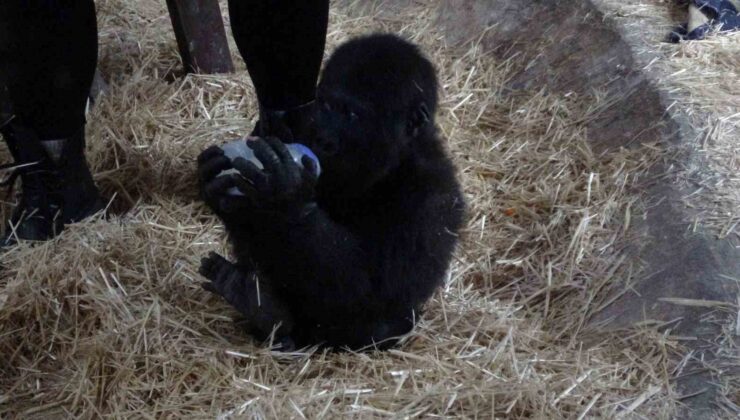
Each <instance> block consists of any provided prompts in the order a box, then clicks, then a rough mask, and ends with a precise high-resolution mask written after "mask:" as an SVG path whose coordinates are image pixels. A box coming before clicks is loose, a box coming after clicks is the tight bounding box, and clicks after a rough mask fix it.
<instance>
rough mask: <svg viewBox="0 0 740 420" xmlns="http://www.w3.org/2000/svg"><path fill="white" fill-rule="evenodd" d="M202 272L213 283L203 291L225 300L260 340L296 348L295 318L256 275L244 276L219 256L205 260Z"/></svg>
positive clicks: (209, 283) (207, 285) (284, 347)
mask: <svg viewBox="0 0 740 420" xmlns="http://www.w3.org/2000/svg"><path fill="white" fill-rule="evenodd" d="M198 271H199V272H200V274H201V275H202V276H203V277H205V278H207V279H208V280H209V282H207V283H203V288H204V289H205V290H208V291H209V292H211V293H214V294H217V295H219V296H221V297H223V298H224V299H226V301H227V302H229V304H231V306H233V307H234V309H236V310H237V311H239V313H240V314H241V315H243V316H244V322H245V323H246V324H247V325H248V327H249V330H250V332H251V334H252V335H254V336H255V337H256V338H257V339H259V340H267V339H269V338H270V337H274V339H273V344H274V345H276V346H277V348H278V349H280V350H281V351H290V350H292V349H293V348H294V347H295V345H294V344H293V340H292V339H291V338H290V332H291V331H292V329H293V316H292V315H291V313H290V312H289V311H288V309H287V307H286V306H285V304H284V303H283V302H282V301H281V300H280V299H279V298H278V297H277V296H275V294H274V293H273V292H272V290H271V288H270V286H269V285H268V284H259V283H258V281H257V276H256V273H255V272H249V273H244V272H242V271H241V270H240V269H239V267H237V266H236V265H234V264H232V263H230V262H229V261H227V260H226V259H225V258H224V257H222V256H220V255H218V254H217V253H215V252H211V253H210V254H209V255H208V256H207V257H205V258H203V259H202V260H201V264H200V269H199V270H198ZM273 334H274V336H273Z"/></svg>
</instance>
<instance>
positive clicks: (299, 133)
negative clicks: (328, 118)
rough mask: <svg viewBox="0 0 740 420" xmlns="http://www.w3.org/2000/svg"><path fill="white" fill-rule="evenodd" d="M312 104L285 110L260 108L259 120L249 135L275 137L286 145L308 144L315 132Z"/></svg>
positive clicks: (312, 102) (313, 107)
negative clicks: (294, 143)
mask: <svg viewBox="0 0 740 420" xmlns="http://www.w3.org/2000/svg"><path fill="white" fill-rule="evenodd" d="M314 104H315V102H314V101H311V102H308V103H305V104H303V105H300V106H297V107H295V108H291V109H287V110H272V109H266V108H264V107H262V106H260V119H259V121H257V124H256V125H255V126H254V130H252V134H251V135H252V136H258V137H268V136H271V137H277V138H279V139H280V140H282V141H284V142H286V143H291V142H297V143H304V144H305V143H308V142H309V141H310V140H311V139H312V138H313V137H314V135H315V132H316V128H315V118H314V115H315V114H314V113H315V106H314Z"/></svg>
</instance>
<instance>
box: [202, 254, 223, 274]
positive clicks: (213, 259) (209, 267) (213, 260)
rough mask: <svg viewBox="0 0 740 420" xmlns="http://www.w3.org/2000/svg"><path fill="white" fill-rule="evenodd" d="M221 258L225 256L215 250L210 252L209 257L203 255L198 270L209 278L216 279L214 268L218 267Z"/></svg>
mask: <svg viewBox="0 0 740 420" xmlns="http://www.w3.org/2000/svg"><path fill="white" fill-rule="evenodd" d="M219 259H224V258H223V257H222V256H220V255H218V254H217V253H215V252H213V251H211V252H209V253H208V256H207V257H203V258H202V259H201V260H200V268H199V269H198V272H199V273H200V274H201V275H202V276H203V277H205V278H207V279H208V280H214V274H215V273H214V272H215V269H214V268H215V267H217V265H218V263H219Z"/></svg>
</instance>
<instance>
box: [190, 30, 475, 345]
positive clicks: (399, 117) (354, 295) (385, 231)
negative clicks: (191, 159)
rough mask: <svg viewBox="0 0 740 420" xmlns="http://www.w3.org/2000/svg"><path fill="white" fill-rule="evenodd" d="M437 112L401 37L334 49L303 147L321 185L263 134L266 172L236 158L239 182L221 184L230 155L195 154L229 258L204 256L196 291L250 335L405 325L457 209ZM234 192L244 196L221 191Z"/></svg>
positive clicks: (414, 52) (313, 339)
mask: <svg viewBox="0 0 740 420" xmlns="http://www.w3.org/2000/svg"><path fill="white" fill-rule="evenodd" d="M436 107H437V82H436V76H435V72H434V68H433V66H432V65H431V63H430V62H429V61H428V60H427V59H426V58H424V57H423V56H422V55H421V53H420V52H419V51H418V49H417V48H416V47H415V46H413V45H411V44H409V43H408V42H406V41H403V40H401V39H399V38H398V37H395V36H392V35H372V36H368V37H364V38H359V39H355V40H352V41H349V42H347V43H346V44H344V45H342V46H341V47H339V48H338V49H337V51H336V52H335V53H334V55H333V56H332V57H331V58H330V60H329V62H328V63H327V65H326V69H325V70H324V74H323V77H322V80H321V83H320V84H319V88H318V94H317V115H316V125H317V133H318V134H317V138H316V139H315V140H313V141H312V142H311V144H309V146H310V147H311V148H312V149H313V150H314V151H315V152H316V154H317V155H318V156H319V160H320V162H321V166H322V171H323V172H322V174H321V177H320V178H319V179H318V181H317V180H316V178H315V174H314V171H315V168H313V167H312V165H310V162H304V163H306V164H308V165H304V166H306V168H304V169H301V168H300V167H299V166H298V165H295V164H294V163H293V162H292V160H290V159H287V158H284V153H285V150H283V149H284V146H282V144H281V143H280V142H277V141H275V140H272V139H268V140H259V141H255V142H251V143H250V144H252V145H253V149H254V150H255V154H256V155H257V156H258V157H259V158H260V160H261V161H263V162H266V163H269V165H265V166H266V169H265V171H264V172H262V173H260V174H257V172H255V168H254V167H253V166H252V165H251V163H247V162H245V161H244V160H240V159H237V161H236V162H234V164H233V166H234V167H236V168H237V169H239V171H240V172H241V174H242V176H238V175H236V176H232V177H231V178H227V180H225V181H224V180H223V178H221V181H219V180H218V178H216V179H214V175H215V174H217V173H218V172H219V171H220V170H222V169H223V168H225V167H228V166H230V165H231V164H230V163H229V162H228V159H226V158H225V157H224V156H223V154H220V153H219V149H217V148H216V149H214V148H212V149H209V150H206V151H205V152H203V154H202V155H201V157H200V159H199V171H200V177H201V188H202V191H203V195H204V197H205V199H206V201H207V203H208V204H209V205H210V206H211V208H212V209H213V210H214V211H216V213H217V214H218V215H219V216H220V217H221V218H222V219H223V221H224V224H225V226H226V228H227V230H228V232H229V234H230V239H231V241H232V243H233V246H234V252H235V254H236V258H237V261H238V264H237V265H232V264H231V263H229V262H227V261H226V260H223V259H222V258H220V257H219V256H217V255H212V256H210V257H209V258H206V259H205V260H204V264H203V267H202V270H201V272H202V273H203V274H204V275H205V276H206V277H207V278H208V279H209V280H211V282H210V283H207V286H206V287H207V289H208V290H211V291H213V292H215V293H218V294H220V295H222V296H224V297H225V298H226V299H227V300H228V301H229V302H230V303H231V304H232V305H234V306H235V307H236V308H237V309H239V311H240V312H241V313H242V314H244V315H245V316H246V318H247V321H248V322H250V324H251V325H252V327H253V328H256V329H257V331H253V333H254V334H255V335H257V336H258V337H260V338H265V337H267V336H268V335H269V334H270V332H271V331H270V330H271V329H273V328H274V327H277V326H278V325H279V329H276V330H275V331H276V332H275V334H276V338H278V339H280V341H281V342H282V343H283V344H284V345H285V346H288V347H289V346H291V345H293V343H295V345H298V346H305V345H311V344H322V345H325V346H329V347H335V348H337V347H349V348H354V349H356V348H362V347H365V346H369V345H377V346H379V347H385V346H387V345H389V344H392V343H394V340H393V338H394V337H397V336H400V335H403V334H405V333H407V332H409V331H410V330H411V328H412V327H413V323H414V321H415V319H416V318H417V317H418V314H419V312H418V311H419V310H420V309H421V307H422V305H423V304H424V303H425V302H426V301H427V300H428V299H429V297H430V296H431V295H432V294H433V293H434V291H435V289H436V288H437V287H438V286H439V285H441V284H442V281H443V277H444V274H445V272H446V270H447V268H448V265H449V263H450V259H451V256H452V253H453V249H454V247H455V243H456V241H457V232H458V230H459V228H460V225H461V223H462V217H463V211H464V204H463V198H462V193H461V191H460V186H459V184H458V182H457V180H456V178H455V171H454V167H453V165H452V163H451V161H450V159H449V158H448V157H447V156H446V154H445V152H444V149H443V146H442V143H441V141H440V139H439V138H438V136H437V133H436V129H435V126H434V114H435V111H436ZM245 179H246V181H245ZM233 186H236V187H238V188H240V190H242V191H243V192H244V193H245V197H242V198H234V197H229V196H227V195H226V193H225V191H226V190H227V189H228V188H231V187H233ZM255 272H256V273H258V276H259V278H260V281H261V284H260V286H259V292H260V294H259V298H260V300H261V301H260V303H259V304H258V305H257V306H258V307H257V308H255V302H256V297H255V296H254V294H255V293H256V290H257V288H256V287H254V286H253V284H254V282H255V276H254V273H255ZM219 273H223V275H221V274H219ZM234 273H240V274H234Z"/></svg>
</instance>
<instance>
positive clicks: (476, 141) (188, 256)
mask: <svg viewBox="0 0 740 420" xmlns="http://www.w3.org/2000/svg"><path fill="white" fill-rule="evenodd" d="M434 3H435V2H433V1H420V2H414V3H413V5H411V6H409V7H408V8H405V9H403V10H401V11H399V12H398V13H395V14H393V15H392V16H389V15H387V14H378V13H375V12H374V10H373V9H372V8H370V9H366V10H365V13H364V14H357V13H350V10H349V8H348V7H347V6H337V7H334V8H333V10H332V16H331V26H330V30H329V47H328V51H331V49H333V48H334V47H335V46H336V45H337V44H338V43H340V42H341V41H343V40H345V39H347V38H348V37H350V36H352V35H356V34H361V33H367V32H370V31H377V30H384V31H392V32H396V33H401V34H403V35H404V36H406V37H408V38H410V39H412V40H413V41H415V42H418V43H419V44H421V45H422V47H423V49H424V51H425V52H426V53H427V54H429V55H430V56H431V57H432V58H433V61H434V62H435V63H436V65H437V67H438V69H439V72H440V79H441V85H442V92H441V95H442V98H443V100H442V103H441V110H440V112H439V115H438V124H439V128H440V130H441V132H442V133H443V134H444V137H445V138H447V139H448V147H449V151H450V154H451V155H452V156H453V158H454V160H455V162H456V163H457V165H458V168H459V171H460V176H461V178H462V180H463V183H464V186H465V192H466V195H467V198H468V200H469V204H470V211H469V214H468V221H467V225H466V228H465V231H464V232H463V238H462V241H461V245H460V249H459V251H458V252H457V254H456V258H455V261H454V263H453V265H452V267H451V270H450V273H449V277H448V279H447V282H446V285H445V287H444V289H443V290H441V291H440V292H439V293H438V294H436V295H435V296H434V298H433V300H432V301H431V302H430V303H429V305H428V308H427V312H426V313H425V314H424V316H423V319H421V320H420V323H419V325H418V327H417V328H416V329H415V331H414V332H413V333H412V334H410V335H409V336H408V337H407V338H406V339H405V341H404V343H403V345H402V346H400V347H398V348H397V349H395V350H391V351H389V352H385V353H366V354H353V353H342V354H331V353H321V352H316V351H314V350H312V349H308V350H306V351H302V352H297V353H293V354H280V353H272V352H271V351H270V350H269V349H266V348H264V347H261V346H259V345H258V344H257V343H254V342H253V341H252V340H251V339H249V338H248V336H247V335H246V334H244V333H243V332H242V331H240V330H239V329H238V328H237V327H236V326H235V324H234V323H233V320H232V318H233V317H234V316H235V314H234V313H233V312H232V311H231V310H230V309H229V308H228V307H227V306H226V305H225V304H224V303H223V302H221V301H220V300H218V299H216V298H214V297H212V296H210V295H209V294H207V293H206V292H204V291H203V290H201V288H200V286H199V283H200V281H201V279H200V278H199V276H198V275H197V266H198V262H199V259H200V258H201V257H202V256H203V255H205V254H207V252H208V251H210V250H219V251H224V252H228V251H227V249H226V248H225V240H224V231H223V227H222V226H221V225H220V224H219V221H218V220H217V219H216V218H215V217H214V216H213V215H212V214H211V213H210V212H208V211H207V210H206V208H205V207H204V206H203V204H202V203H200V202H198V201H197V200H196V187H195V179H194V170H195V162H194V161H195V157H196V156H197V154H198V152H199V151H200V150H202V149H203V148H205V147H207V146H208V145H211V144H217V143H221V142H224V141H226V140H229V139H232V138H234V137H237V136H239V135H243V134H245V133H246V132H248V131H249V130H250V129H251V126H252V125H253V123H254V121H253V116H254V114H255V109H256V106H255V105H256V103H255V96H254V93H253V91H252V88H251V85H250V82H249V79H248V77H247V75H246V73H245V71H244V66H243V64H239V70H238V71H237V72H236V73H235V74H230V75H218V76H202V75H190V76H187V77H185V78H180V79H176V80H175V81H174V82H172V83H168V82H167V81H166V80H165V76H166V75H167V74H168V73H170V72H172V71H173V70H174V69H176V68H177V67H178V65H179V59H178V56H177V49H176V44H175V40H174V36H173V35H172V31H171V27H170V23H169V18H168V16H167V14H166V7H165V6H164V4H163V2H151V1H149V0H136V1H128V0H101V1H98V3H97V4H98V19H99V24H100V41H101V71H102V73H103V74H104V76H105V78H106V80H107V82H108V84H109V89H108V90H107V92H106V93H105V94H104V95H103V96H101V97H100V98H99V99H98V101H97V103H96V104H95V105H94V106H93V107H91V110H90V115H89V121H90V123H89V124H88V131H87V134H88V140H89V146H88V157H89V159H90V161H91V165H92V166H93V169H94V171H95V174H96V180H97V182H98V184H99V185H100V186H101V187H102V188H103V190H104V192H105V193H106V194H107V195H108V196H109V197H113V200H112V202H111V206H110V210H111V213H112V216H111V217H110V218H109V219H107V220H104V219H102V218H97V219H93V220H89V221H86V222H84V223H80V224H77V225H74V226H71V227H70V228H69V229H68V230H67V231H65V233H64V234H63V235H61V236H60V237H59V238H57V239H55V240H53V241H51V242H49V243H44V244H38V245H35V246H30V245H27V244H24V245H21V246H19V247H16V248H14V249H13V250H11V251H9V252H6V253H4V254H3V255H2V256H1V257H0V262H1V263H2V265H3V267H4V269H3V270H2V272H1V273H0V417H11V416H19V417H21V418H33V417H38V418H53V417H66V416H81V417H98V416H110V417H126V418H128V417H141V418H155V417H156V418H163V417H167V418H169V417H173V418H175V417H181V416H185V417H211V418H212V417H215V416H221V417H222V418H229V417H242V416H252V417H256V418H322V417H323V418H333V417H340V416H342V417H356V418H385V417H424V418H433V417H458V416H462V417H468V418H472V417H490V416H492V415H496V416H502V417H503V416H507V417H512V418H548V419H554V418H593V417H607V418H612V417H613V416H615V415H620V416H623V417H625V418H631V417H638V418H640V417H642V418H668V417H670V415H671V414H672V413H674V410H676V408H677V405H678V404H680V402H679V398H678V396H677V395H676V394H675V391H674V389H673V382H672V380H671V378H672V377H674V376H676V375H679V374H680V373H681V365H676V364H674V363H673V362H671V360H672V359H671V357H672V356H673V355H675V354H676V353H678V352H681V347H680V340H679V339H678V338H677V337H671V336H670V333H669V332H666V333H658V332H657V330H656V328H655V327H656V326H655V325H646V326H645V327H644V328H640V329H635V330H630V331H620V332H617V333H609V334H607V333H603V332H600V331H599V328H598V326H594V325H591V324H590V323H589V319H590V316H591V315H592V314H593V313H594V312H595V311H596V310H598V309H599V308H600V307H603V306H604V305H607V304H608V303H609V302H608V301H605V298H606V296H607V294H608V293H607V292H609V291H611V290H612V288H613V287H616V285H618V284H620V282H625V281H628V280H629V279H630V278H631V276H634V275H636V274H637V273H638V271H639V267H637V266H632V265H630V264H627V263H626V261H627V259H626V257H625V256H624V249H625V246H626V245H625V244H626V243H627V240H628V239H629V238H627V237H626V233H625V232H626V231H627V230H628V229H627V228H628V226H629V225H630V224H631V223H632V222H631V221H632V220H634V219H635V218H638V217H640V214H641V208H640V205H639V197H638V196H637V195H636V193H635V191H639V189H640V188H639V187H640V185H641V183H643V182H648V181H649V180H648V179H646V176H645V174H646V173H647V171H648V169H649V168H650V167H651V165H652V164H653V162H655V161H656V159H657V158H658V156H660V153H659V152H660V150H659V147H658V146H653V145H647V146H644V147H642V148H639V149H635V150H630V151H627V150H624V151H617V152H614V153H611V154H609V155H603V156H600V155H595V154H594V153H593V152H591V151H590V149H589V147H588V145H587V144H588V143H587V140H588V133H587V132H586V131H585V129H584V128H583V126H582V124H580V123H579V121H583V120H585V119H586V118H584V116H586V117H587V116H588V115H589V113H592V112H596V111H593V110H596V109H599V106H597V104H596V103H595V101H596V100H597V99H594V98H585V97H584V98H579V97H573V96H569V97H562V96H548V95H546V94H544V93H542V92H537V91H533V92H520V93H517V94H516V95H512V94H510V93H506V92H505V90H504V84H505V82H506V80H507V78H508V77H510V75H511V74H512V71H513V69H514V68H515V67H516V66H518V65H523V64H525V63H516V62H515V61H509V62H494V61H493V60H492V59H491V58H490V57H489V56H487V55H485V54H483V53H482V51H481V50H480V49H479V48H478V46H477V45H475V44H474V43H473V44H470V45H467V46H466V47H465V48H452V47H449V46H446V45H445V44H444V42H443V39H442V38H441V37H440V36H439V34H437V33H436V32H435V29H434V25H433V22H434V13H433V10H432V9H433V5H434ZM232 45H233V44H232ZM232 51H235V49H232ZM235 60H236V62H237V63H241V60H240V59H239V58H238V57H237V56H236V54H235Z"/></svg>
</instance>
